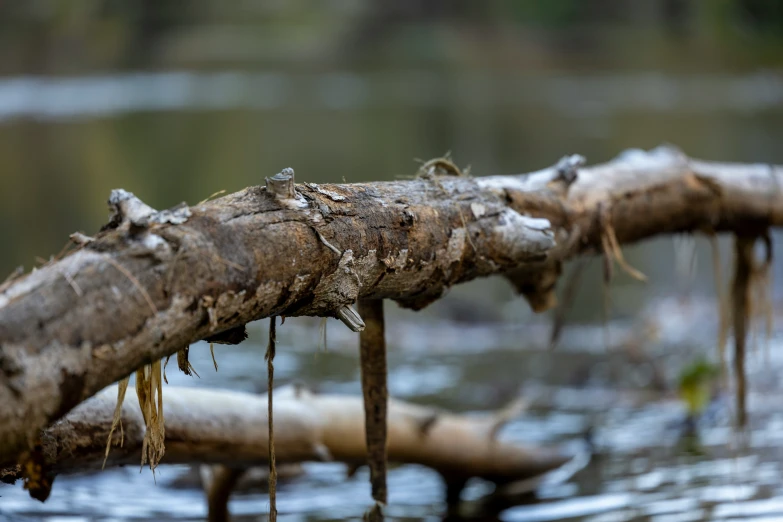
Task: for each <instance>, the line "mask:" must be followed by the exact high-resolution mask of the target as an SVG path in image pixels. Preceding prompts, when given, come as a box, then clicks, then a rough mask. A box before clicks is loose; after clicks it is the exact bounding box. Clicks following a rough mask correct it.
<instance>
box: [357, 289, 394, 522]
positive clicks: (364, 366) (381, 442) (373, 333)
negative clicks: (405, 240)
mask: <svg viewBox="0 0 783 522" xmlns="http://www.w3.org/2000/svg"><path fill="white" fill-rule="evenodd" d="M359 315H361V316H362V317H363V318H364V323H365V329H364V331H362V333H361V334H359V355H360V360H361V371H362V394H363V396H364V423H365V438H366V441H367V462H368V464H369V467H370V488H371V493H372V498H373V500H375V505H374V506H372V507H371V508H370V510H369V511H368V512H367V514H366V516H365V519H366V520H368V521H369V522H379V521H382V520H383V509H384V507H385V506H386V503H387V496H388V494H387V491H386V442H387V432H388V427H387V424H386V421H387V413H388V411H387V410H388V400H389V397H388V396H389V393H388V391H387V386H386V379H387V375H386V374H387V371H386V337H385V335H386V333H385V324H384V315H383V301H382V300H380V299H360V300H359Z"/></svg>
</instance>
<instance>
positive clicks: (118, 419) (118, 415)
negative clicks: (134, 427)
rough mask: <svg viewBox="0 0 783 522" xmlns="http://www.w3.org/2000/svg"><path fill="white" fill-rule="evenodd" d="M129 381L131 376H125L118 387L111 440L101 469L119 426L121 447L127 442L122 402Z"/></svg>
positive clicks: (110, 431)
mask: <svg viewBox="0 0 783 522" xmlns="http://www.w3.org/2000/svg"><path fill="white" fill-rule="evenodd" d="M129 382H130V377H125V378H124V379H123V380H121V381H120V383H119V386H118V387H117V406H115V408H114V419H113V420H112V421H111V429H110V430H109V440H107V441H106V456H105V457H104V458H103V466H101V469H103V468H105V467H106V459H108V458H109V449H111V436H112V435H113V434H114V430H115V429H117V426H119V427H120V447H122V445H123V443H124V442H125V433H124V432H123V431H122V403H123V402H125V392H127V391H128V383H129Z"/></svg>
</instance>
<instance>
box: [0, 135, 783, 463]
mask: <svg viewBox="0 0 783 522" xmlns="http://www.w3.org/2000/svg"><path fill="white" fill-rule="evenodd" d="M449 165H450V164H449V163H448V162H445V161H436V162H430V163H429V164H427V165H426V167H427V168H426V169H425V170H424V173H423V175H421V176H420V177H418V178H417V179H414V180H411V181H404V182H403V181H399V182H389V183H361V184H352V185H321V186H317V185H314V184H300V185H297V186H296V191H295V192H294V197H290V192H289V193H288V194H287V195H286V194H285V193H283V192H280V191H278V192H275V190H273V189H272V188H270V189H269V190H268V189H267V188H265V187H257V186H256V187H250V188H247V189H245V190H242V191H239V192H237V193H234V194H231V195H228V196H225V197H222V198H220V199H216V200H213V201H209V202H206V203H203V204H200V205H196V206H194V207H190V208H189V209H188V208H177V209H174V210H172V211H163V212H154V210H153V209H150V208H149V207H147V206H146V205H144V204H143V203H141V201H139V200H138V199H135V198H133V197H130V196H131V195H128V194H127V193H124V192H116V193H115V194H113V197H112V199H111V201H110V203H111V206H112V207H113V209H114V215H113V217H112V219H111V221H110V223H109V224H107V225H106V226H105V227H104V229H103V230H102V231H101V232H99V233H98V234H97V235H96V237H95V238H94V239H93V238H87V237H84V236H81V235H80V236H75V240H78V242H80V243H81V247H80V248H79V250H78V251H76V252H73V253H70V254H69V255H67V256H66V257H64V258H63V259H61V260H59V261H56V262H53V263H50V264H48V265H47V266H45V267H42V268H40V269H38V270H37V271H35V272H33V273H31V274H28V275H25V276H23V277H21V278H19V279H16V280H13V281H11V282H10V284H7V285H4V286H5V288H2V289H0V461H3V462H4V461H8V460H9V459H11V460H13V459H14V458H16V456H17V455H18V454H19V453H20V452H21V451H23V450H24V449H26V448H27V447H29V445H30V444H31V442H32V441H34V439H35V438H36V436H37V434H38V431H39V430H40V429H42V428H44V427H45V426H48V425H49V424H51V423H52V422H53V421H55V420H57V419H58V418H60V417H62V416H63V415H64V414H66V413H67V412H68V411H70V410H71V409H72V408H73V407H74V406H76V405H77V404H79V403H80V402H81V401H83V400H85V399H86V398H88V397H90V396H92V395H94V394H95V393H97V392H98V391H99V390H100V389H102V388H103V387H105V386H106V385H108V384H110V383H112V382H116V381H118V380H119V379H121V378H122V377H124V376H126V375H128V374H129V373H131V372H132V371H134V370H135V369H137V368H139V367H141V366H142V365H144V364H148V363H151V362H153V361H155V360H158V359H160V358H162V357H165V356H167V355H169V354H172V353H174V352H177V351H179V350H180V349H182V347H183V346H187V345H188V343H191V342H193V341H196V340H198V339H203V338H206V337H210V336H214V335H218V334H220V333H221V332H226V331H229V332H230V331H231V330H232V329H234V328H238V327H241V326H242V325H244V324H245V323H247V322H248V321H251V320H255V319H260V318H263V317H270V316H273V315H282V316H295V315H320V316H324V315H328V316H333V315H338V316H339V315H340V313H339V312H340V311H341V310H344V309H345V307H346V306H349V305H351V304H352V303H355V302H356V301H357V300H358V299H359V298H360V297H361V298H367V299H393V300H395V301H397V302H398V303H400V304H401V305H403V306H407V307H411V308H415V309H418V308H421V307H423V306H426V305H427V304H428V303H430V302H432V301H433V300H435V299H437V298H438V297H440V296H441V295H442V293H443V291H444V290H445V289H446V288H447V287H448V286H450V285H453V284H456V283H459V282H462V281H467V280H469V279H473V278H476V277H481V276H487V275H491V274H504V275H505V276H506V277H508V278H509V279H510V280H511V281H512V282H513V283H514V285H515V286H516V288H517V289H519V291H520V292H522V293H523V294H524V295H525V296H526V297H527V299H528V300H529V301H530V303H531V306H532V307H533V309H535V310H537V311H540V310H545V309H547V308H549V307H551V306H553V304H554V297H553V296H554V293H553V288H554V284H555V282H556V280H557V277H558V275H559V273H560V268H561V263H562V261H563V260H565V259H567V258H570V257H573V256H576V255H580V254H587V253H593V252H597V251H600V250H601V245H602V244H604V243H605V242H606V237H607V234H608V233H611V232H613V233H614V235H615V236H616V240H617V241H618V242H619V243H628V242H632V241H637V240H640V239H644V238H647V237H651V236H653V235H656V234H663V233H671V232H682V231H688V230H690V231H697V230H710V231H726V230H730V231H735V232H739V233H742V234H746V235H754V234H757V233H758V232H759V231H761V230H763V229H764V228H765V227H768V226H778V225H781V224H782V223H783V195H782V194H781V192H780V190H779V189H778V188H779V187H780V186H781V183H782V182H783V168H781V167H775V166H770V165H730V164H717V163H708V162H702V161H695V160H689V159H688V158H687V157H685V156H684V155H682V154H681V153H679V152H677V151H676V150H673V149H670V148H660V149H656V150H655V151H652V152H650V153H645V152H642V151H630V152H627V153H624V154H623V155H621V156H620V157H618V158H616V159H615V160H613V161H611V162H609V163H606V164H604V165H598V166H595V167H590V168H581V167H579V165H578V163H577V162H571V163H569V162H568V161H566V162H561V163H559V164H558V165H557V166H556V167H553V168H549V169H545V170H543V171H540V172H537V173H533V174H529V175H520V176H491V177H483V178H471V177H466V176H462V175H459V174H460V173H459V172H458V171H457V170H456V169H453V168H451V167H450V166H449ZM305 177H306V174H305ZM270 187H271V186H270ZM609 229H611V230H609ZM360 328H361V327H360V326H357V329H360ZM168 451H169V449H168V448H167V452H168Z"/></svg>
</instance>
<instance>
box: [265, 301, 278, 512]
mask: <svg viewBox="0 0 783 522" xmlns="http://www.w3.org/2000/svg"><path fill="white" fill-rule="evenodd" d="M276 320H277V318H276V317H274V316H272V318H271V319H270V320H269V345H267V348H266V356H265V359H266V369H267V379H268V382H267V386H268V388H267V390H268V391H267V408H268V410H267V415H268V417H269V423H268V424H269V521H270V522H274V521H275V520H277V466H276V464H275V431H274V422H273V412H272V390H273V387H274V381H275V365H274V360H275V350H276V343H277V332H276V325H275V323H276Z"/></svg>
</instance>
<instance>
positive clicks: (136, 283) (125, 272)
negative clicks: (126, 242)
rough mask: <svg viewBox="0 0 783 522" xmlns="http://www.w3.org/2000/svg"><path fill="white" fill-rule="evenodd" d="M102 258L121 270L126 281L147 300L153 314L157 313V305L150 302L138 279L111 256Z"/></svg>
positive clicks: (150, 299)
mask: <svg viewBox="0 0 783 522" xmlns="http://www.w3.org/2000/svg"><path fill="white" fill-rule="evenodd" d="M104 259H106V261H108V262H109V264H110V265H112V266H113V267H114V268H116V269H117V270H119V271H120V272H122V275H124V276H125V277H127V278H128V281H130V282H131V283H133V286H135V287H136V289H137V290H138V291H139V293H140V294H141V295H142V296H143V297H144V300H145V301H147V304H148V305H149V307H150V310H152V313H153V314H157V313H158V307H157V306H155V303H154V302H152V298H151V297H150V294H148V293H147V290H145V289H144V287H143V286H141V283H139V280H138V279H136V278H135V277H134V276H133V274H131V273H130V272H129V271H128V269H127V268H125V267H124V266H122V265H121V264H119V263H118V262H117V261H115V260H114V259H112V258H111V256H108V255H107V256H104Z"/></svg>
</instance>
